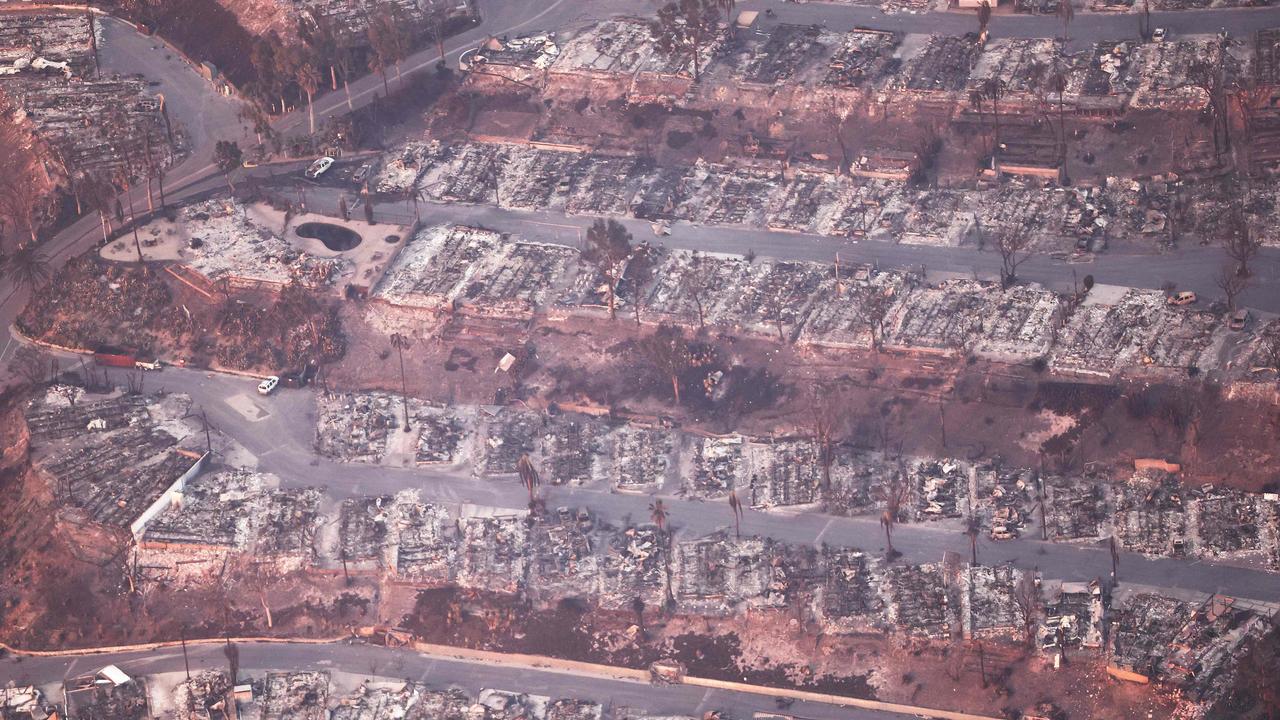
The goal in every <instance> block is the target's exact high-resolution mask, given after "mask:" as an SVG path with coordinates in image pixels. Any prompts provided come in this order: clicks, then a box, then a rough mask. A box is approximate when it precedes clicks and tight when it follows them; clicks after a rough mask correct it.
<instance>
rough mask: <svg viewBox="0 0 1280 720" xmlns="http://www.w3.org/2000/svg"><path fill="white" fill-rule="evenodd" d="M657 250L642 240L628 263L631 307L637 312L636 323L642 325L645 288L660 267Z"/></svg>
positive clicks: (627, 275) (627, 276)
mask: <svg viewBox="0 0 1280 720" xmlns="http://www.w3.org/2000/svg"><path fill="white" fill-rule="evenodd" d="M657 254H658V253H657V250H656V249H655V248H654V247H653V246H652V245H650V244H649V243H647V242H642V243H640V244H639V245H637V246H636V247H635V250H634V251H633V252H632V253H631V260H630V261H629V262H628V263H627V274H626V279H627V283H628V284H630V286H631V309H632V310H633V311H634V312H635V318H636V325H637V326H639V325H640V310H641V309H642V306H643V305H644V302H643V301H644V289H645V287H646V286H648V284H649V283H650V282H651V281H652V280H653V276H654V273H655V272H656V271H657V268H658V258H657Z"/></svg>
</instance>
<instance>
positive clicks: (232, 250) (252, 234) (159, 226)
mask: <svg viewBox="0 0 1280 720" xmlns="http://www.w3.org/2000/svg"><path fill="white" fill-rule="evenodd" d="M175 226H176V227H175ZM151 230H155V231H157V232H158V233H160V234H161V235H163V236H164V237H166V238H168V240H167V242H170V243H176V244H177V247H176V248H175V250H176V255H177V257H178V258H180V259H182V260H183V261H184V262H185V263H186V264H187V265H188V266H189V267H190V268H191V269H193V270H195V271H196V272H198V273H200V274H201V275H203V276H204V277H205V278H206V279H208V280H210V281H212V282H215V283H216V282H219V281H225V282H227V283H230V284H232V285H248V286H254V285H259V284H266V285H270V286H276V287H279V286H283V285H287V284H288V283H290V282H295V281H296V282H301V283H303V284H304V285H307V286H309V287H320V286H323V285H326V284H328V283H331V282H335V281H336V280H337V279H338V278H339V277H341V276H346V275H350V274H351V272H352V268H351V263H350V262H348V261H346V260H344V259H342V258H322V257H315V256H311V255H308V254H307V253H306V252H304V251H302V250H301V249H299V248H298V247H296V246H295V245H294V244H293V243H291V242H289V240H287V239H285V238H284V237H283V236H282V235H281V232H278V231H277V230H276V229H275V228H273V227H271V224H270V219H269V217H268V214H267V212H266V210H265V208H264V206H260V205H253V206H246V205H241V204H240V203H237V202H234V201H231V200H225V199H224V200H208V201H205V202H201V203H196V204H193V205H187V206H185V207H183V208H182V209H181V210H180V211H179V212H178V220H177V222H176V223H174V224H170V223H169V222H168V221H167V220H156V221H153V223H152V226H149V227H145V228H143V229H142V230H140V232H142V233H147V232H150V231H151ZM282 230H283V229H282Z"/></svg>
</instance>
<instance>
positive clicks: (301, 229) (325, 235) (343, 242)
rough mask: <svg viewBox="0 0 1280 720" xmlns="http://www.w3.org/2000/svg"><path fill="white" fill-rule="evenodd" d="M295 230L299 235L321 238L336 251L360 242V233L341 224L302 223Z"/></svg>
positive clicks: (341, 250)
mask: <svg viewBox="0 0 1280 720" xmlns="http://www.w3.org/2000/svg"><path fill="white" fill-rule="evenodd" d="M294 232H296V233H298V237H304V238H311V239H313V240H319V241H320V242H322V243H324V246H325V247H327V248H329V249H330V250H332V251H334V252H344V251H346V250H350V249H351V248H353V247H355V246H357V245H359V244H360V234H359V233H357V232H355V231H354V230H351V229H349V228H344V227H342V226H341V225H332V224H330V223H321V222H309V223H302V224H301V225H299V226H298V227H297V228H296V229H295V230H294Z"/></svg>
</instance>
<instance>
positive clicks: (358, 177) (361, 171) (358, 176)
mask: <svg viewBox="0 0 1280 720" xmlns="http://www.w3.org/2000/svg"><path fill="white" fill-rule="evenodd" d="M372 169H373V163H365V164H363V165H361V166H360V167H358V168H356V171H355V173H354V174H353V175H352V176H351V179H352V180H354V181H356V183H363V182H364V181H365V180H366V179H368V177H369V171H370V170H372Z"/></svg>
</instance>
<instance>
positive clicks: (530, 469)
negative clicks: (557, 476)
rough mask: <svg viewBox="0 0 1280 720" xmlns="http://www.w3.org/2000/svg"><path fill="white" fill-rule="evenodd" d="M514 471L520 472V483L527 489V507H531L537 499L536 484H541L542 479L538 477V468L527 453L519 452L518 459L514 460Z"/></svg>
mask: <svg viewBox="0 0 1280 720" xmlns="http://www.w3.org/2000/svg"><path fill="white" fill-rule="evenodd" d="M516 472H518V473H520V484H521V485H524V487H525V489H526V490H528V491H529V507H530V508H532V507H533V505H534V503H535V502H536V500H537V494H538V486H539V485H541V484H542V479H541V478H540V477H538V469H537V468H535V467H534V466H533V461H532V460H530V459H529V453H521V454H520V459H519V460H518V461H516Z"/></svg>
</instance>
